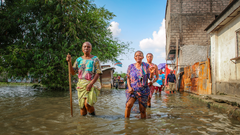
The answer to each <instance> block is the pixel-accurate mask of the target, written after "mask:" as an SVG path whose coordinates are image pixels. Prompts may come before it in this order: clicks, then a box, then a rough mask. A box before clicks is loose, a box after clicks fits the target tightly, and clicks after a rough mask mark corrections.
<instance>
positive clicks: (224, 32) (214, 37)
mask: <svg viewBox="0 0 240 135" xmlns="http://www.w3.org/2000/svg"><path fill="white" fill-rule="evenodd" d="M205 31H207V33H210V35H211V68H212V69H211V72H212V93H213V94H221V93H225V94H228V95H240V0H233V1H232V2H231V3H230V4H229V5H228V6H227V7H226V8H225V9H224V10H223V11H222V13H220V14H219V16H218V17H217V18H216V19H215V20H214V21H213V22H212V23H211V24H210V25H209V26H208V27H207V28H206V29H205Z"/></svg>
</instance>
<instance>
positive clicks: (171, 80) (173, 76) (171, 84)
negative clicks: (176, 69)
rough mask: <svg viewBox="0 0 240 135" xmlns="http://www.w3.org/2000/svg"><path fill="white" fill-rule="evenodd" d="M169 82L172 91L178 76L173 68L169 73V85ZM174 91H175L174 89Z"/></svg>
mask: <svg viewBox="0 0 240 135" xmlns="http://www.w3.org/2000/svg"><path fill="white" fill-rule="evenodd" d="M168 83H169V90H170V93H171V91H173V90H174V86H175V83H176V77H175V75H174V74H173V71H172V70H171V71H170V74H168V76H167V85H168ZM173 93H174V91H173Z"/></svg>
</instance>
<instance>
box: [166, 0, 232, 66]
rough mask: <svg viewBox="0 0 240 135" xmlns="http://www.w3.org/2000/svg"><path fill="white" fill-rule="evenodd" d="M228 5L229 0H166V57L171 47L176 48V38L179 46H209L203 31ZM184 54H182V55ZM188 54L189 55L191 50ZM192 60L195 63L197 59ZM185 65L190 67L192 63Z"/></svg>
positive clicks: (207, 37)
mask: <svg viewBox="0 0 240 135" xmlns="http://www.w3.org/2000/svg"><path fill="white" fill-rule="evenodd" d="M228 4H229V0H168V5H167V10H166V17H165V19H166V22H165V23H166V24H165V26H166V35H167V36H166V37H167V40H166V54H167V55H168V53H169V51H170V47H171V46H176V37H179V38H180V43H179V45H180V46H185V45H196V47H198V46H199V45H200V46H210V38H209V37H210V35H209V34H207V33H206V32H205V31H204V29H205V28H206V27H207V26H208V25H209V24H210V23H211V22H212V21H213V20H214V19H215V16H216V15H219V14H220V13H221V12H222V11H223V9H225V7H226V6H227V5H228ZM205 51H206V50H205ZM184 53H185V52H184ZM184 53H183V52H182V54H183V55H184ZM188 53H191V49H190V52H188ZM204 53H206V52H204ZM194 58H196V60H194V61H196V62H197V60H198V59H199V58H198V57H194ZM204 60H206V59H204ZM179 64H180V65H182V64H183V63H181V62H179ZM184 64H186V61H185V62H184ZM187 64H188V65H191V64H192V61H191V62H190V63H187Z"/></svg>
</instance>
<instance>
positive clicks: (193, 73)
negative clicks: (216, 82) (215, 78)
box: [181, 59, 212, 94]
mask: <svg viewBox="0 0 240 135" xmlns="http://www.w3.org/2000/svg"><path fill="white" fill-rule="evenodd" d="M182 77H183V78H182V83H181V84H183V85H184V86H183V87H184V91H189V92H192V93H195V94H211V93H212V91H211V86H212V79H211V69H210V59H207V60H206V61H203V62H197V63H194V64H193V65H191V66H187V67H185V68H184V75H183V76H182Z"/></svg>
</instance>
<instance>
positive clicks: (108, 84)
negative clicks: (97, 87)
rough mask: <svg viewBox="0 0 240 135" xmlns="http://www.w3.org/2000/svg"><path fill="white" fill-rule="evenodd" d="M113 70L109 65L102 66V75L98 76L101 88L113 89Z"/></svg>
mask: <svg viewBox="0 0 240 135" xmlns="http://www.w3.org/2000/svg"><path fill="white" fill-rule="evenodd" d="M114 70H115V68H114V67H110V65H109V66H108V65H105V66H102V75H101V76H100V80H101V84H102V88H112V87H113V72H114Z"/></svg>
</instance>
